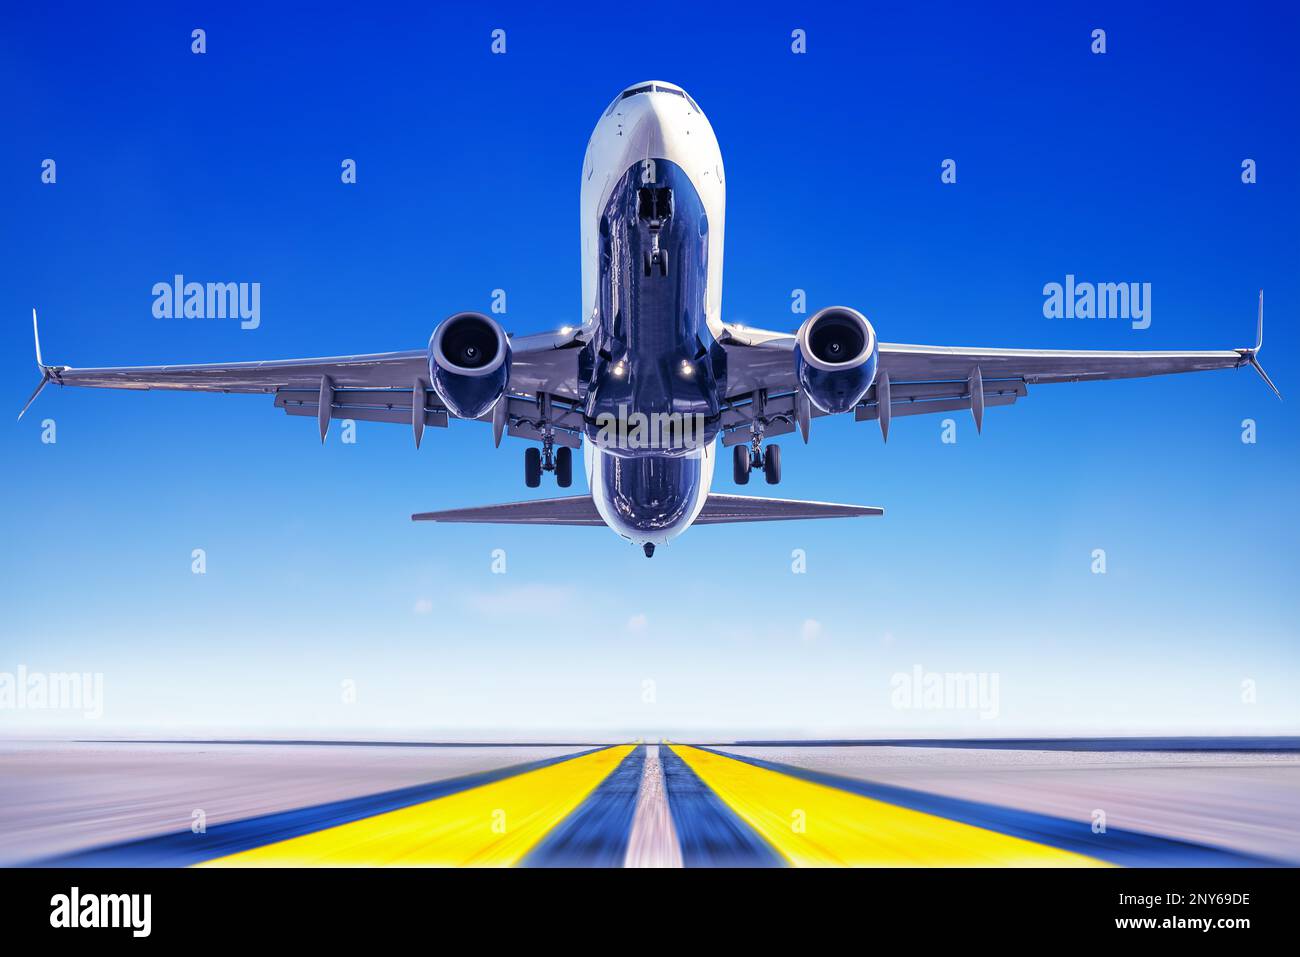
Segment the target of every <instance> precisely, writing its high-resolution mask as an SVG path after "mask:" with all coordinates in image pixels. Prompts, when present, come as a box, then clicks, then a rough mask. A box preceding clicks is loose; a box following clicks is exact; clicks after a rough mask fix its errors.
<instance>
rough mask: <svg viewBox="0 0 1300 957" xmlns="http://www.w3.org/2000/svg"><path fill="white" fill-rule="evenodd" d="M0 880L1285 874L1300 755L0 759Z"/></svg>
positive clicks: (163, 750)
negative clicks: (596, 870)
mask: <svg viewBox="0 0 1300 957" xmlns="http://www.w3.org/2000/svg"><path fill="white" fill-rule="evenodd" d="M0 864H5V865H9V866H13V865H37V866H42V865H59V866H87V867H96V866H151V867H172V866H203V867H265V866H273V867H274V866H483V867H496V866H522V867H710V866H744V867H787V866H805V867H807V866H812V867H824V866H832V867H833V866H929V867H933V866H965V867H970V866H976V867H985V866H988V867H1004V866H1050V867H1117V866H1118V867H1145V866H1221V867H1250V866H1261V865H1276V864H1282V865H1287V866H1294V865H1296V864H1300V741H1297V740H1296V739H1283V738H1269V739H1143V740H1137V739H1113V740H1110V741H1109V742H1107V741H1106V740H1105V739H1101V740H1096V739H1094V740H1091V741H1085V740H1082V739H1080V740H1075V741H1070V740H1041V741H1034V740H1019V741H1003V742H970V741H947V742H940V741H929V742H886V741H873V742H748V743H712V744H695V745H687V744H680V743H676V742H671V743H663V744H659V743H650V744H643V743H639V742H638V743H627V744H618V745H608V744H596V743H592V744H583V743H581V742H576V743H567V744H467V743H437V742H428V743H424V742H309V741H295V742H283V741H278V742H254V741H240V742H234V741H221V742H214V741H209V742H140V741H110V742H48V741H46V742H13V741H9V742H2V743H0Z"/></svg>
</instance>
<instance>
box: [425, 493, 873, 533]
mask: <svg viewBox="0 0 1300 957" xmlns="http://www.w3.org/2000/svg"><path fill="white" fill-rule="evenodd" d="M884 513H885V510H884V509H882V508H878V507H876V506H874V505H841V504H839V503H837V502H802V501H797V500H795V499H784V498H761V497H758V496H752V495H720V494H718V493H717V492H710V493H709V497H708V498H707V499H705V501H704V507H703V508H702V509H701V510H700V514H699V517H697V518H696V519H695V521H694V523H693V524H695V525H730V524H738V523H742V522H785V521H794V520H798V519H808V518H861V517H864V516H868V515H883V514H884ZM411 519H412V521H416V522H444V523H453V524H470V525H480V524H481V525H604V524H605V522H604V520H603V519H602V518H601V517H600V513H599V512H598V511H597V510H596V503H595V502H593V501H592V499H591V496H590V495H570V496H566V497H564V498H534V499H528V500H526V501H523V502H508V503H506V504H504V505H478V506H473V507H471V508H451V509H446V510H444V511H441V512H417V513H416V514H414V515H412V516H411Z"/></svg>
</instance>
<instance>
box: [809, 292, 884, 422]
mask: <svg viewBox="0 0 1300 957" xmlns="http://www.w3.org/2000/svg"><path fill="white" fill-rule="evenodd" d="M795 344H796V345H795V352H794V357H795V358H794V363H795V374H796V375H797V376H798V379H799V385H800V386H802V387H803V391H804V393H805V394H806V395H807V396H808V401H810V402H811V403H812V404H813V405H815V406H816V407H817V408H819V409H821V410H822V411H823V412H829V413H835V412H847V411H848V410H849V409H851V408H853V407H854V406H855V405H857V404H858V403H859V402H861V401H862V398H863V396H865V395H866V394H867V391H868V390H869V389H870V388H871V383H872V382H874V381H875V379H876V352H877V345H878V344H877V342H876V330H875V329H873V328H871V323H869V322H867V319H866V317H865V316H864V315H862V313H860V312H858V311H857V310H856V309H850V308H848V307H847V306H828V307H827V308H825V309H823V310H821V311H820V312H818V313H817V314H816V315H814V316H813V317H812V318H810V319H808V320H807V321H806V322H805V323H804V324H803V325H802V326H800V327H799V332H798V334H797V335H796V337H795Z"/></svg>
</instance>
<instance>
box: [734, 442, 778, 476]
mask: <svg viewBox="0 0 1300 957" xmlns="http://www.w3.org/2000/svg"><path fill="white" fill-rule="evenodd" d="M731 461H732V476H733V477H734V478H735V480H736V484H737V485H748V484H749V473H750V471H751V470H753V469H762V470H763V478H764V479H765V480H766V481H767V484H768V485H776V484H778V483H779V482H780V481H781V446H779V445H769V446H768V447H767V448H763V443H762V440H761V439H757V440H755V441H754V442H753V443H751V444H750V445H737V446H736V447H735V450H734V451H733V452H732V460H731Z"/></svg>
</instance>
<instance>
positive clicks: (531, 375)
mask: <svg viewBox="0 0 1300 957" xmlns="http://www.w3.org/2000/svg"><path fill="white" fill-rule="evenodd" d="M32 324H33V329H34V330H35V324H36V313H35V310H33V312H32ZM36 335H37V339H36V362H37V366H38V367H39V368H40V370H41V383H40V385H38V386H37V388H36V391H35V392H34V393H32V397H31V398H30V399H29V400H28V401H27V405H26V406H24V407H23V412H20V413H19V416H18V417H19V418H22V415H23V413H25V412H26V411H27V409H28V408H29V407H30V406H31V404H32V402H34V401H35V399H36V396H37V395H38V394H39V393H40V391H41V389H43V388H44V387H45V386H46V385H47V384H48V383H51V382H53V383H54V384H56V385H61V386H82V387H86V388H93V389H131V390H137V391H150V390H153V389H162V390H169V391H183V392H221V393H236V394H267V395H274V397H275V405H276V406H277V407H278V408H282V409H284V411H285V412H286V413H288V414H289V415H301V416H311V417H313V418H316V419H317V420H318V421H319V422H320V429H321V437H322V438H324V433H325V428H326V426H327V424H328V422H329V420H330V419H331V418H333V419H356V420H363V421H370V422H395V423H400V424H403V425H407V426H410V427H412V428H413V430H414V431H415V434H416V444H417V445H418V444H419V441H420V436H421V435H422V433H423V431H424V427H425V426H433V427H440V428H445V427H446V425H447V422H448V419H449V418H452V417H454V416H452V414H451V413H450V412H449V410H447V409H446V408H445V407H444V406H443V405H442V403H441V402H440V401H439V400H438V396H437V393H436V392H434V391H433V389H432V387H431V386H430V385H429V366H428V354H427V353H426V352H425V351H424V350H423V349H421V350H410V351H406V352H379V353H372V354H368V355H355V356H331V357H328V358H319V359H274V360H266V361H256V362H230V363H212V364H203V365H165V366H120V367H111V368H84V369H83V368H76V367H72V366H56V365H47V364H45V363H44V362H43V361H42V359H41V347H40V336H39V332H38V331H37V332H36ZM582 344H583V343H582V340H581V339H580V337H579V333H578V331H576V330H575V331H572V332H567V333H542V334H539V335H530V336H518V337H513V338H511V340H510V347H511V357H512V358H511V367H510V381H509V383H508V384H507V387H506V391H507V397H506V401H505V403H504V404H503V407H502V409H501V412H503V413H504V416H501V419H502V421H500V422H499V423H495V422H494V425H497V424H499V425H500V426H501V430H502V432H504V433H505V434H509V435H519V436H523V437H525V438H539V437H540V433H539V432H538V431H537V429H536V428H535V427H534V425H533V423H535V422H537V421H539V420H540V419H541V414H540V413H541V405H542V403H547V404H552V407H551V410H550V411H551V414H552V420H553V421H554V422H555V425H556V426H557V431H556V435H555V439H556V442H557V443H558V444H562V445H570V446H572V447H577V445H578V444H579V443H578V437H577V433H576V432H574V433H573V434H570V431H568V430H573V429H576V430H577V432H580V431H581V415H578V419H577V421H576V423H575V422H574V421H573V408H574V407H576V403H577V397H578V353H579V351H580V348H581V346H582ZM322 410H325V414H323V413H322ZM421 413H422V414H421ZM483 419H484V421H493V419H492V416H491V415H490V414H489V415H486V416H484V417H483ZM498 440H499V435H498Z"/></svg>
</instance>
